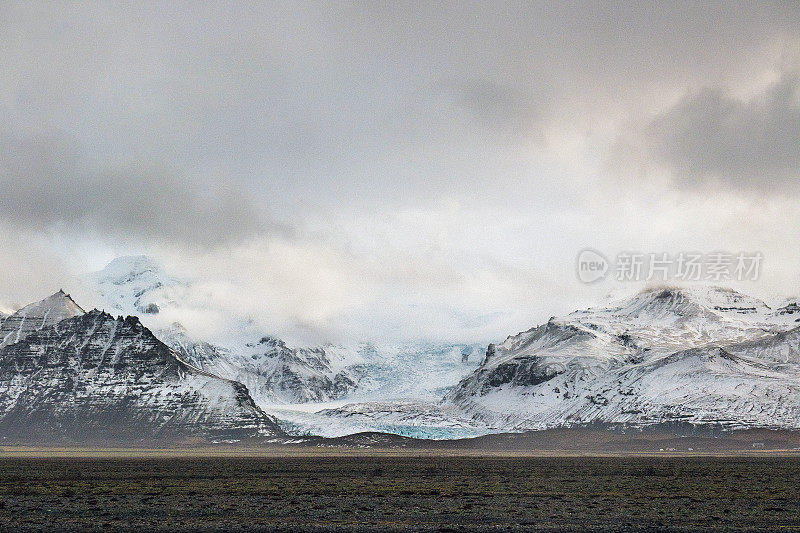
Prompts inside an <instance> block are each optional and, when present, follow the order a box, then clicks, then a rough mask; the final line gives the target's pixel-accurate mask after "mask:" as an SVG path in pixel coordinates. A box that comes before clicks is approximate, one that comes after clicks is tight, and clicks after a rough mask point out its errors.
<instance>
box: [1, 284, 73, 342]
mask: <svg viewBox="0 0 800 533" xmlns="http://www.w3.org/2000/svg"><path fill="white" fill-rule="evenodd" d="M82 314H83V309H81V307H80V306H79V305H78V304H76V303H75V301H74V300H73V299H72V298H71V297H70V295H69V294H64V291H63V290H59V291H58V292H57V293H55V294H53V295H52V296H48V297H47V298H45V299H44V300H41V301H39V302H36V303H32V304H30V305H26V306H25V307H23V308H22V309H20V310H19V311H17V312H16V313H14V314H12V315H11V316H8V317H5V318H2V317H0V347H3V346H5V345H7V344H13V343H15V342H18V341H20V340H22V339H24V338H25V337H26V336H28V334H30V333H32V332H34V331H38V330H40V329H42V328H44V327H47V326H52V325H53V324H58V323H59V322H61V321H62V320H64V319H66V318H71V317H73V316H80V315H82Z"/></svg>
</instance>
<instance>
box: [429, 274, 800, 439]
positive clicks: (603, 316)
mask: <svg viewBox="0 0 800 533" xmlns="http://www.w3.org/2000/svg"><path fill="white" fill-rule="evenodd" d="M799 337H800V313H799V312H798V308H797V305H796V302H792V303H790V304H787V305H786V306H784V307H782V308H779V309H777V310H774V311H773V310H771V309H770V308H769V307H767V306H766V305H765V304H764V303H763V302H761V301H760V300H757V299H755V298H751V297H748V296H745V295H743V294H740V293H738V292H735V291H732V290H729V289H723V288H717V287H711V288H658V289H651V290H646V291H643V292H641V293H640V294H638V295H636V296H634V297H632V298H630V299H627V300H623V301H620V302H616V303H615V304H611V305H608V306H605V307H601V308H592V309H588V310H585V311H576V312H574V313H572V314H570V315H568V316H566V317H561V318H551V319H550V320H549V321H548V322H547V323H546V324H543V325H541V326H538V327H535V328H533V329H531V330H528V331H525V332H522V333H520V334H518V335H515V336H511V337H509V338H508V339H506V341H505V342H504V343H502V344H500V345H498V346H496V347H495V346H493V345H492V346H490V348H489V350H488V351H487V356H486V359H485V361H484V362H483V364H481V366H480V367H479V368H478V369H477V370H476V371H475V372H474V373H473V374H472V375H470V376H469V377H467V378H466V379H464V380H462V381H461V382H460V383H459V385H458V386H457V387H455V388H454V389H453V390H452V391H451V392H450V393H448V394H447V396H446V397H445V399H444V401H443V405H446V406H455V407H458V408H459V409H461V410H462V412H463V413H464V416H467V417H470V418H472V419H473V420H476V421H480V422H481V423H483V424H487V425H489V426H491V427H493V428H494V429H502V430H520V429H542V428H550V427H562V426H574V425H582V424H587V423H598V422H599V423H608V424H619V423H624V424H631V425H649V424H660V423H680V422H689V423H694V424H720V425H725V426H759V427H791V428H798V427H800V357H798V338H799Z"/></svg>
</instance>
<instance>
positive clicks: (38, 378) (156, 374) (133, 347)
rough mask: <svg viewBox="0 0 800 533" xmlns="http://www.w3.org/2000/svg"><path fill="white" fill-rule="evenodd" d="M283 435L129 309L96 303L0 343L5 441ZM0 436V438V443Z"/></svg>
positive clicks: (231, 385) (0, 416)
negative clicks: (106, 309) (122, 311)
mask: <svg viewBox="0 0 800 533" xmlns="http://www.w3.org/2000/svg"><path fill="white" fill-rule="evenodd" d="M276 434H281V431H280V429H279V428H278V426H277V424H276V423H275V421H274V420H273V419H272V418H270V417H269V416H268V415H266V414H265V413H264V412H263V411H262V410H261V409H259V408H258V407H256V405H255V404H254V402H253V400H252V398H251V397H250V394H249V392H248V390H247V388H246V387H245V386H244V385H242V384H241V383H237V382H234V381H228V380H224V379H221V378H218V377H216V376H213V375H211V374H207V373H205V372H203V371H200V370H198V369H196V368H194V367H192V366H189V365H188V364H186V363H184V362H183V361H181V360H180V359H179V358H178V357H177V356H176V354H175V352H173V351H172V350H171V349H170V348H169V347H167V346H166V345H165V344H163V343H162V342H161V341H159V340H158V339H157V338H156V337H154V336H153V334H152V333H151V332H150V331H149V330H148V329H147V328H145V327H144V326H142V324H141V323H140V322H139V320H138V319H137V318H135V317H127V318H125V319H123V318H122V317H119V318H116V319H115V318H114V317H112V316H111V315H108V314H106V313H103V312H100V311H97V310H94V311H91V312H89V313H86V314H84V315H81V316H77V317H73V318H69V319H66V320H62V321H60V322H58V323H57V324H55V325H52V326H49V327H45V328H42V329H41V330H39V331H36V332H33V333H29V334H28V335H27V337H25V338H24V339H23V340H21V341H19V342H17V343H14V344H10V345H7V346H5V347H3V348H2V349H0V438H2V439H3V441H5V442H10V441H17V442H37V443H42V442H76V443H81V442H113V443H134V442H163V441H165V440H166V441H169V440H180V439H187V438H200V439H208V440H240V439H248V438H257V437H263V436H268V435H276ZM0 442H2V441H0Z"/></svg>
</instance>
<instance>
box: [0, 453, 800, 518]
mask: <svg viewBox="0 0 800 533" xmlns="http://www.w3.org/2000/svg"><path fill="white" fill-rule="evenodd" d="M799 486H800V459H798V458H787V457H758V458H755V457H750V458H731V457H570V458H563V457H560V458H559V457H513V456H511V457H445V456H436V455H427V456H411V455H398V456H391V455H386V456H375V455H369V454H365V455H358V456H356V455H346V454H345V455H343V456H318V457H314V456H306V457H276V458H246V457H239V458H214V457H205V458H147V459H119V458H115V459H98V458H92V459H78V458H68V459H64V458H49V459H28V458H5V459H0V531H18V530H41V529H59V530H86V529H95V530H103V531H109V530H123V531H130V530H140V531H155V530H198V529H218V530H264V531H306V530H312V531H337V530H344V531H352V530H359V531H372V530H376V531H407V530H415V531H416V530H430V531H494V530H545V531H574V530H606V531H650V530H670V531H698V530H709V531H711V530H751V531H757V530H761V531H774V530H782V529H800V490H798V488H799Z"/></svg>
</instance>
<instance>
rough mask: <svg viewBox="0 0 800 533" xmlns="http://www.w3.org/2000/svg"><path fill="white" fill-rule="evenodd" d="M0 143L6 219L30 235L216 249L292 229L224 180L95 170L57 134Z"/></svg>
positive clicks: (154, 170)
mask: <svg viewBox="0 0 800 533" xmlns="http://www.w3.org/2000/svg"><path fill="white" fill-rule="evenodd" d="M3 133H4V134H3V135H2V137H1V138H2V140H0V191H2V194H1V195H0V218H1V219H4V220H5V221H6V223H7V224H12V225H13V226H16V227H17V228H22V229H26V230H40V231H44V230H48V229H50V228H52V227H54V226H57V225H59V224H61V225H68V226H70V227H73V228H77V229H80V230H83V231H86V232H87V233H89V234H94V235H96V236H101V237H109V236H113V237H116V238H122V239H125V238H133V239H137V238H138V239H142V240H145V241H148V240H149V241H160V242H164V241H174V240H178V241H180V242H182V243H194V244H202V245H216V244H220V243H227V242H237V241H242V240H246V239H247V238H250V237H252V236H253V235H256V234H262V233H269V232H272V231H283V230H286V228H284V227H281V226H280V225H278V224H275V223H272V222H271V221H269V220H268V219H267V218H266V217H265V215H264V213H263V212H262V211H261V210H259V209H258V208H257V207H256V206H255V205H254V204H253V203H252V201H251V200H250V199H249V198H248V197H247V196H246V195H245V194H244V193H243V191H242V190H240V189H239V188H237V186H236V185H235V184H232V183H230V182H227V181H226V180H225V179H219V180H209V181H204V182H198V183H194V182H192V181H191V180H189V179H186V177H184V176H180V175H178V174H176V171H174V170H172V169H169V168H164V167H159V166H158V165H157V164H154V163H150V162H148V161H130V162H126V163H119V164H111V163H109V162H105V163H103V164H94V163H92V162H91V161H90V160H89V159H88V156H87V155H86V154H85V153H83V151H82V150H81V148H80V147H79V145H78V144H77V143H75V142H74V141H73V139H71V138H70V137H69V136H67V135H64V134H59V133H57V132H54V133H51V134H48V135H45V134H38V135H29V136H26V135H21V134H17V133H14V132H9V131H8V130H6V131H4V132H3Z"/></svg>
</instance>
